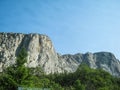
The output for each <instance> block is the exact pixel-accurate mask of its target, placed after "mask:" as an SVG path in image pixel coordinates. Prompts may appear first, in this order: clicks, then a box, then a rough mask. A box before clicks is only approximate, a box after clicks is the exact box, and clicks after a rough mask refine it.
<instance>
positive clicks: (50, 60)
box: [0, 33, 120, 76]
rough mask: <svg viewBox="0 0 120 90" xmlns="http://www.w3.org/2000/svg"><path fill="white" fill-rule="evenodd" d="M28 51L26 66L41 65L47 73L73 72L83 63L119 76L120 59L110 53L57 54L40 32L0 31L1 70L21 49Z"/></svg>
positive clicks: (13, 60) (12, 62) (13, 61)
mask: <svg viewBox="0 0 120 90" xmlns="http://www.w3.org/2000/svg"><path fill="white" fill-rule="evenodd" d="M22 47H25V48H26V50H27V52H28V61H27V63H26V66H28V67H36V66H41V67H42V68H43V70H44V71H45V73H46V74H49V73H54V72H59V73H61V72H64V71H67V72H74V71H75V70H76V69H77V68H78V66H79V65H80V64H81V63H82V62H84V63H86V64H88V65H89V66H90V67H91V68H94V69H96V68H102V69H104V70H106V71H108V72H110V73H111V74H112V75H114V76H120V61H119V60H117V59H116V58H115V56H114V55H113V54H112V53H109V52H99V53H86V54H81V53H78V54H75V55H70V54H66V55H60V54H58V53H56V51H55V49H54V47H53V45H52V42H51V40H50V38H49V37H48V36H46V35H41V34H20V33H0V71H1V72H2V70H3V68H6V67H7V66H9V65H12V64H14V63H15V59H16V56H17V54H18V53H19V51H20V49H21V48H22Z"/></svg>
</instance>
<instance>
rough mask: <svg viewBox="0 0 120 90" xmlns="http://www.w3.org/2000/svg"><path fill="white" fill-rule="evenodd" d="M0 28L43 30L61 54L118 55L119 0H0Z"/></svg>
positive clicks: (119, 30)
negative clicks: (109, 53)
mask: <svg viewBox="0 0 120 90" xmlns="http://www.w3.org/2000/svg"><path fill="white" fill-rule="evenodd" d="M0 32H15V33H16V32H17V33H18V32H20V33H40V34H46V35H48V36H49V37H50V38H51V40H52V42H53V45H54V47H55V49H56V51H57V52H59V53H61V54H67V53H70V54H75V53H86V52H92V53H94V52H99V51H107V52H112V53H114V54H115V56H116V57H117V58H119V59H120V0H0Z"/></svg>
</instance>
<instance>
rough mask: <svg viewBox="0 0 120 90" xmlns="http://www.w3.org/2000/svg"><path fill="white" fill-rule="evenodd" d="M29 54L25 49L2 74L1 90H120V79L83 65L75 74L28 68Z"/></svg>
mask: <svg viewBox="0 0 120 90" xmlns="http://www.w3.org/2000/svg"><path fill="white" fill-rule="evenodd" d="M26 62H27V52H26V50H25V49H24V48H23V49H21V51H20V53H19V55H18V56H17V59H16V64H14V65H12V66H9V67H8V68H7V69H5V70H4V72H3V73H1V74H0V90H17V87H18V86H21V87H35V88H50V90H120V86H119V85H120V78H117V77H113V76H111V75H110V74H109V73H108V72H105V71H103V70H101V69H91V68H89V67H88V66H87V65H86V64H81V65H80V66H79V67H78V69H77V70H76V72H74V73H66V72H65V73H60V74H58V73H55V74H49V75H45V73H44V72H43V70H42V68H41V67H40V66H39V67H36V68H27V67H25V65H24V64H25V63H26Z"/></svg>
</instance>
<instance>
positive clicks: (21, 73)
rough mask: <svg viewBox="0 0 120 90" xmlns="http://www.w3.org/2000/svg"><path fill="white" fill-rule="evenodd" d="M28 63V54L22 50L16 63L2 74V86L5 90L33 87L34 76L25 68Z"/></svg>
mask: <svg viewBox="0 0 120 90" xmlns="http://www.w3.org/2000/svg"><path fill="white" fill-rule="evenodd" d="M26 62H27V52H26V50H25V48H22V49H21V51H20V52H19V54H18V56H17V59H16V63H15V64H14V65H12V66H9V67H7V69H6V70H5V71H4V73H3V74H2V78H1V80H0V82H1V83H0V84H1V85H2V88H4V89H5V90H16V89H17V87H18V86H29V87H30V86H32V75H31V74H30V70H29V69H28V68H27V67H25V63H26Z"/></svg>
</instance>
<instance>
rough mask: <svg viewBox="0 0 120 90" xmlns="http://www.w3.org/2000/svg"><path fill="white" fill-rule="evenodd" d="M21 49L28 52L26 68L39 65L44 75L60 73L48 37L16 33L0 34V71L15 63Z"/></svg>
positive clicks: (56, 57) (55, 54)
mask: <svg viewBox="0 0 120 90" xmlns="http://www.w3.org/2000/svg"><path fill="white" fill-rule="evenodd" d="M22 47H25V48H26V49H27V52H28V61H27V64H26V65H27V66H28V67H36V66H39V65H40V66H41V67H43V69H44V71H45V72H46V73H54V72H57V71H59V72H62V71H61V68H59V62H58V56H57V53H56V52H55V50H54V47H53V45H52V42H51V40H50V39H49V37H48V36H45V35H40V34H18V33H0V71H2V69H3V68H5V67H7V66H9V65H10V64H14V63H15V58H16V56H17V54H18V53H19V51H20V49H21V48H22Z"/></svg>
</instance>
